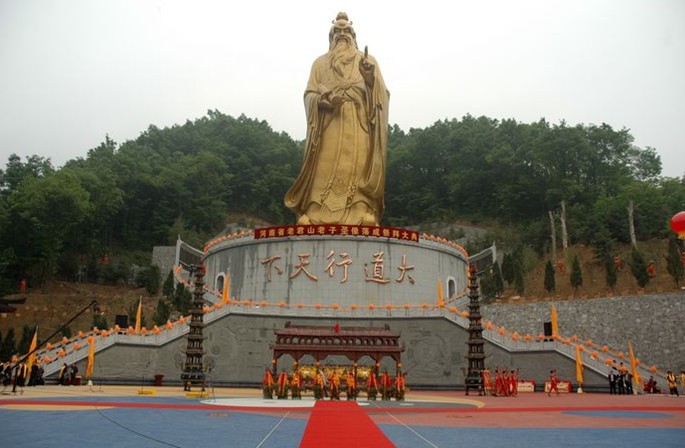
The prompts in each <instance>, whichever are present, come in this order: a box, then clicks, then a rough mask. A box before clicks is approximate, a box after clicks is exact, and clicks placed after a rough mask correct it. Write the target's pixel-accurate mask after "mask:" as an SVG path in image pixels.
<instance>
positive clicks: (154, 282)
mask: <svg viewBox="0 0 685 448" xmlns="http://www.w3.org/2000/svg"><path fill="white" fill-rule="evenodd" d="M136 286H138V287H145V291H147V293H148V294H149V295H150V296H156V295H157V293H158V292H159V266H157V265H154V264H152V265H150V266H148V267H147V268H145V269H143V270H141V271H140V272H139V273H138V275H137V276H136Z"/></svg>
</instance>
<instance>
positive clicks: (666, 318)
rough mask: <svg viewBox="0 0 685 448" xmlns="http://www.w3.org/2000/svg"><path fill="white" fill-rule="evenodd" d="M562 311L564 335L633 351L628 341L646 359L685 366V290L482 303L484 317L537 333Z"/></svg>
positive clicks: (522, 331) (672, 367)
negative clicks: (549, 300) (553, 300)
mask: <svg viewBox="0 0 685 448" xmlns="http://www.w3.org/2000/svg"><path fill="white" fill-rule="evenodd" d="M552 303H554V305H555V308H556V310H557V322H558V327H559V334H560V335H561V336H563V337H570V336H573V335H577V336H578V338H580V340H581V341H586V340H588V339H592V341H593V342H595V343H597V344H601V345H606V346H608V347H609V348H610V349H611V350H613V351H617V352H622V353H625V354H627V353H628V341H630V343H631V345H632V346H633V351H634V352H635V356H636V357H637V358H639V359H640V361H641V362H642V363H643V364H648V365H655V366H657V367H658V368H659V369H661V370H674V371H676V372H679V371H681V370H685V325H683V324H684V322H685V291H676V292H672V293H667V294H658V295H640V296H629V297H611V298H600V299H585V300H567V301H557V302H537V303H521V304H490V305H483V306H482V307H481V314H483V316H484V318H486V319H489V320H491V321H492V322H493V323H496V324H497V325H501V326H503V327H505V328H506V329H509V330H511V331H518V332H519V333H520V334H522V335H525V334H526V333H528V334H530V335H532V336H536V335H538V334H539V333H542V332H543V331H544V329H543V323H544V322H549V321H550V319H551V314H550V313H551V305H552Z"/></svg>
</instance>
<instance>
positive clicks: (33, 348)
mask: <svg viewBox="0 0 685 448" xmlns="http://www.w3.org/2000/svg"><path fill="white" fill-rule="evenodd" d="M37 347H38V327H36V331H35V332H34V333H33V339H31V345H30V346H29V353H30V355H29V358H28V361H26V369H27V372H28V374H29V375H30V374H31V368H32V367H33V364H35V362H36V348H37Z"/></svg>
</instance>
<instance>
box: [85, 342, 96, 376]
mask: <svg viewBox="0 0 685 448" xmlns="http://www.w3.org/2000/svg"><path fill="white" fill-rule="evenodd" d="M94 365H95V338H94V337H93V336H89V337H88V363H87V364H86V378H88V379H90V377H92V376H93V366H94Z"/></svg>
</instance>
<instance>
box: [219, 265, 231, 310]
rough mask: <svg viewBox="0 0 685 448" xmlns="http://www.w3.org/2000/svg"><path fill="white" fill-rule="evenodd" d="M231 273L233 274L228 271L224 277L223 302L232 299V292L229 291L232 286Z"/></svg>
mask: <svg viewBox="0 0 685 448" xmlns="http://www.w3.org/2000/svg"><path fill="white" fill-rule="evenodd" d="M230 275H231V274H229V273H228V272H226V276H225V277H224V290H223V291H222V294H221V301H222V302H223V303H228V302H229V301H230V300H231V299H230V297H231V294H230V292H229V291H228V288H229V286H231V279H230Z"/></svg>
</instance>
